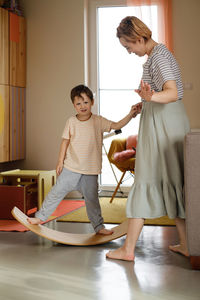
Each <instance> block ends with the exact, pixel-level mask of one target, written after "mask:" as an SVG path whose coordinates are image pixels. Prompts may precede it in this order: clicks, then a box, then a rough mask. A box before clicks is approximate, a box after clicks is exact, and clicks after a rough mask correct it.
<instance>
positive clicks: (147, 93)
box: [135, 80, 154, 102]
mask: <svg viewBox="0 0 200 300" xmlns="http://www.w3.org/2000/svg"><path fill="white" fill-rule="evenodd" d="M135 92H136V93H138V95H139V96H140V97H141V98H142V99H144V100H145V101H148V102H150V101H151V98H152V96H153V94H154V90H151V86H150V85H149V84H148V83H146V82H144V81H143V80H141V84H140V89H138V90H135Z"/></svg>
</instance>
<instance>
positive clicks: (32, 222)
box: [27, 218, 42, 225]
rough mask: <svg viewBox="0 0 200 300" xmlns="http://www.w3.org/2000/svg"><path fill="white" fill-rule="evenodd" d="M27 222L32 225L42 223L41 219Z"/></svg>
mask: <svg viewBox="0 0 200 300" xmlns="http://www.w3.org/2000/svg"><path fill="white" fill-rule="evenodd" d="M27 221H28V222H29V223H30V224H31V225H38V224H40V223H41V222H42V221H41V220H40V219H39V218H27Z"/></svg>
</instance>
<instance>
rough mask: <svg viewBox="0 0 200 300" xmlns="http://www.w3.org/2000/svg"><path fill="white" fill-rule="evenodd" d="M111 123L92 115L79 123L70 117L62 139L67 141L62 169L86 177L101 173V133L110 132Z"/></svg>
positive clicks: (75, 118)
mask: <svg viewBox="0 0 200 300" xmlns="http://www.w3.org/2000/svg"><path fill="white" fill-rule="evenodd" d="M111 124H112V121H110V120H107V119H105V118H103V117H102V116H98V115H95V114H92V116H91V117H90V119H88V120H86V121H80V120H78V119H77V117H76V116H73V117H70V118H69V119H68V120H67V122H66V125H65V129H64V131H63V135H62V138H63V139H69V140H70V142H69V146H68V148H67V151H66V157H65V161H64V167H65V168H66V169H68V170H70V171H72V172H76V173H80V174H88V175H97V174H100V173H101V167H102V143H103V133H104V132H110V130H111Z"/></svg>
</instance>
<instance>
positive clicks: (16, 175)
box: [0, 169, 56, 219]
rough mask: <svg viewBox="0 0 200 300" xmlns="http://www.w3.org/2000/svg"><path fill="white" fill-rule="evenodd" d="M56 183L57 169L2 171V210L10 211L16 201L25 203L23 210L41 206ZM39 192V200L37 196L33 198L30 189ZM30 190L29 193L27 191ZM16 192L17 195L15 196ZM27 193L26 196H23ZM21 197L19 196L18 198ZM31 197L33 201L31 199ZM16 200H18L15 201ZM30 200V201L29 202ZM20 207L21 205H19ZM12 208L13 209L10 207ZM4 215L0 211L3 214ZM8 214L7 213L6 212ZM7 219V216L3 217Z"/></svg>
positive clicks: (0, 188) (0, 180)
mask: <svg viewBox="0 0 200 300" xmlns="http://www.w3.org/2000/svg"><path fill="white" fill-rule="evenodd" d="M55 183H56V171H55V170H51V171H42V170H19V169H17V170H12V171H7V172H1V173H0V211H1V210H4V211H5V210H6V212H8V211H9V212H10V211H11V209H12V208H13V206H15V205H16V206H17V204H16V203H18V202H20V203H21V205H23V207H24V209H23V211H25V210H26V211H27V210H28V209H31V208H33V207H35V206H37V207H38V208H40V207H41V205H42V202H43V200H44V198H45V197H46V196H47V194H48V193H49V191H50V190H51V188H52V186H53V185H54V184H55ZM29 188H30V189H31V191H32V192H33V188H34V191H35V192H37V201H36V203H35V196H34V198H31V197H29V198H28V196H31V195H30V193H29V192H30V190H29ZM27 191H28V193H27ZM15 193H16V197H15ZM23 195H25V196H23ZM18 197H19V198H18ZM30 199H31V201H29V200H30ZM15 200H16V202H15ZM28 201H29V202H28ZM18 207H19V206H18ZM10 208H11V209H10ZM2 215H4V214H3V213H0V218H2V217H1V216H2ZM6 215H7V214H6ZM3 218H4V219H6V218H7V217H6V216H5V217H3Z"/></svg>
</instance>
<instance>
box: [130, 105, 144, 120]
mask: <svg viewBox="0 0 200 300" xmlns="http://www.w3.org/2000/svg"><path fill="white" fill-rule="evenodd" d="M141 110H142V102H139V103H137V104H135V105H133V106H132V107H131V112H132V117H133V118H135V117H136V116H137V115H138V114H140V113H141Z"/></svg>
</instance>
